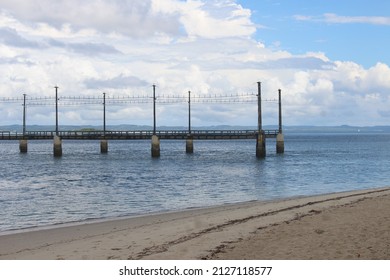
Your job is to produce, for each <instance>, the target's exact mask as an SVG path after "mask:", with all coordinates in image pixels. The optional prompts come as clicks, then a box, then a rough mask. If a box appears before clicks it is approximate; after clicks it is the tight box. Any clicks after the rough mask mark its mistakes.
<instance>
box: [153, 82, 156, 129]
mask: <svg viewBox="0 0 390 280" xmlns="http://www.w3.org/2000/svg"><path fill="white" fill-rule="evenodd" d="M153 135H156V85H153Z"/></svg>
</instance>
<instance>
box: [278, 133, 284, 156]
mask: <svg viewBox="0 0 390 280" xmlns="http://www.w3.org/2000/svg"><path fill="white" fill-rule="evenodd" d="M276 153H277V154H283V153H284V136H283V134H282V133H278V135H277V136H276Z"/></svg>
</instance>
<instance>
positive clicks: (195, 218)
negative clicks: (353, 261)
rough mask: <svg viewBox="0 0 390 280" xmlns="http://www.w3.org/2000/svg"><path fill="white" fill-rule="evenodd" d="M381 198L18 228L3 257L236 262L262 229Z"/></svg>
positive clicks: (374, 193) (365, 194)
mask: <svg viewBox="0 0 390 280" xmlns="http://www.w3.org/2000/svg"><path fill="white" fill-rule="evenodd" d="M378 197H390V188H389V187H386V188H376V189H366V190H359V191H349V192H340V193H332V194H325V195H317V196H311V197H295V198H288V199H282V200H275V201H251V202H244V203H236V204H226V205H223V206H218V207H208V208H200V209H187V210H184V211H180V212H169V213H155V214H152V215H142V216H136V217H121V218H114V219H109V220H104V221H91V222H88V223H81V224H80V223H79V222H77V224H73V223H72V224H71V225H70V224H61V225H60V226H58V225H57V226H53V227H50V228H45V229H42V228H34V229H33V230H28V231H26V230H17V231H22V232H11V233H9V232H8V233H7V234H0V259H11V260H12V259H28V260H30V259H80V260H81V259H90V260H95V259H213V258H222V259H224V258H230V257H232V256H233V258H234V256H239V254H237V253H234V254H233V255H226V251H229V250H230V249H231V248H230V247H232V246H231V244H235V246H233V247H235V248H239V247H240V246H241V245H240V244H241V243H242V244H243V245H245V244H244V243H245V241H248V240H250V238H253V237H254V236H256V232H259V230H260V231H261V230H264V229H269V228H272V227H274V228H277V227H278V225H286V224H289V223H291V224H293V222H294V221H297V220H299V219H301V218H306V217H312V216H319V215H321V212H323V211H325V210H329V209H333V208H335V209H336V208H342V207H347V206H348V205H351V204H359V203H360V201H364V200H368V199H375V198H378ZM229 244H230V245H229ZM244 247H245V246H244ZM233 249H234V248H233ZM241 258H245V257H243V256H241V257H239V259H241Z"/></svg>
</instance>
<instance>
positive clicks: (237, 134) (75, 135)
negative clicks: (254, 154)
mask: <svg viewBox="0 0 390 280" xmlns="http://www.w3.org/2000/svg"><path fill="white" fill-rule="evenodd" d="M264 132H265V136H266V138H276V136H277V135H278V132H279V131H278V130H265V131H264ZM55 135H56V132H55V131H27V132H26V133H25V134H23V133H13V132H9V131H0V140H22V139H25V140H45V139H53V138H54V136H55ZM156 135H157V136H158V137H159V139H172V140H175V139H177V140H180V139H187V138H188V136H191V137H192V138H193V139H194V140H229V139H256V136H257V131H256V130H192V131H191V133H189V131H188V130H158V131H156ZM58 136H59V137H60V138H61V139H64V140H95V139H96V140H100V139H107V140H142V139H144V140H147V139H151V138H152V136H153V131H149V130H134V131H105V132H104V131H59V132H58Z"/></svg>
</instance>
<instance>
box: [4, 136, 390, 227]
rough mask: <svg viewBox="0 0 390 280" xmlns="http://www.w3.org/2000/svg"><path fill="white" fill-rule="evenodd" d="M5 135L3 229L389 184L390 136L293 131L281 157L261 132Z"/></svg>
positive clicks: (286, 140)
mask: <svg viewBox="0 0 390 280" xmlns="http://www.w3.org/2000/svg"><path fill="white" fill-rule="evenodd" d="M28 149H29V151H28V153H27V154H20V153H19V144H18V142H17V141H0V158H1V161H0V170H1V173H0V209H1V210H0V215H1V219H0V232H4V231H8V230H13V229H22V228H29V227H37V226H47V225H54V224H62V223H67V222H75V221H85V220H90V219H99V218H111V217H120V216H131V215H139V214H146V213H154V212H164V211H172V210H180V209H188V208H196V207H205V206H214V205H222V204H225V203H234V202H244V201H251V200H261V201H264V200H272V199H280V198H287V197H294V196H301V195H305V196H306V195H316V194H323V193H330V192H341V191H347V190H357V189H364V188H375V187H382V186H386V185H390V134H361V133H356V134H287V135H285V153H284V154H283V155H277V154H276V152H275V140H274V139H267V157H266V159H264V160H258V159H257V158H256V157H255V140H235V141H195V142H194V149H195V153H194V154H192V155H188V154H186V153H185V142H184V141H164V140H163V141H161V157H160V158H159V159H152V158H151V155H150V141H110V142H109V153H108V154H100V143H99V141H63V156H62V157H61V158H54V157H53V154H52V149H53V147H52V142H51V141H30V142H29V147H28Z"/></svg>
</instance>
